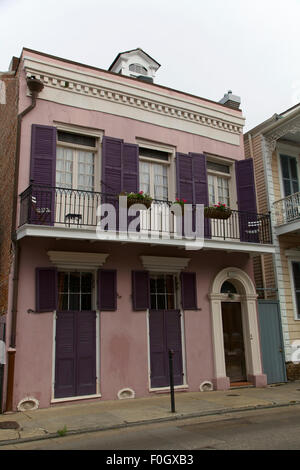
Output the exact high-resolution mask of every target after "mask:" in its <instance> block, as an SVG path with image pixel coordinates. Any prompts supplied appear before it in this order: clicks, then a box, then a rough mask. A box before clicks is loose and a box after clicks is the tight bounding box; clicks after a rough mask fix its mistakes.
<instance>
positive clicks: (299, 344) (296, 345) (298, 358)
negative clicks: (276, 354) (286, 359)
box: [291, 339, 300, 364]
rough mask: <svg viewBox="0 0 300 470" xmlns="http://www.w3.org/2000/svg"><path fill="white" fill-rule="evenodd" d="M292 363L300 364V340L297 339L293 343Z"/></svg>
mask: <svg viewBox="0 0 300 470" xmlns="http://www.w3.org/2000/svg"><path fill="white" fill-rule="evenodd" d="M291 359H292V362H293V363H294V364H299V363H300V340H299V339H296V340H295V341H293V342H292V355H291Z"/></svg>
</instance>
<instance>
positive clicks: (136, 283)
mask: <svg viewBox="0 0 300 470" xmlns="http://www.w3.org/2000/svg"><path fill="white" fill-rule="evenodd" d="M132 303H133V310H147V309H148V308H150V277H149V272H148V271H132Z"/></svg>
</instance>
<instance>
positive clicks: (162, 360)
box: [149, 310, 169, 388]
mask: <svg viewBox="0 0 300 470" xmlns="http://www.w3.org/2000/svg"><path fill="white" fill-rule="evenodd" d="M149 336H150V370H151V387H152V388H155V387H166V386H168V384H169V381H168V361H167V344H166V332H165V315H164V311H163V310H150V314H149Z"/></svg>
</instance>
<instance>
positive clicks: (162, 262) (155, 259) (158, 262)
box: [140, 256, 190, 273]
mask: <svg viewBox="0 0 300 470" xmlns="http://www.w3.org/2000/svg"><path fill="white" fill-rule="evenodd" d="M140 259H141V261H142V264H143V266H144V268H145V269H147V270H148V271H153V272H154V271H155V272H159V273H180V272H181V271H182V270H183V269H185V268H186V267H187V265H188V264H189V262H190V258H173V257H166V256H140Z"/></svg>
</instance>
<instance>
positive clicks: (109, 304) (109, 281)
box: [98, 269, 117, 311]
mask: <svg viewBox="0 0 300 470" xmlns="http://www.w3.org/2000/svg"><path fill="white" fill-rule="evenodd" d="M98 307H99V310H101V311H113V310H117V271H116V270H114V269H99V271H98Z"/></svg>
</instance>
